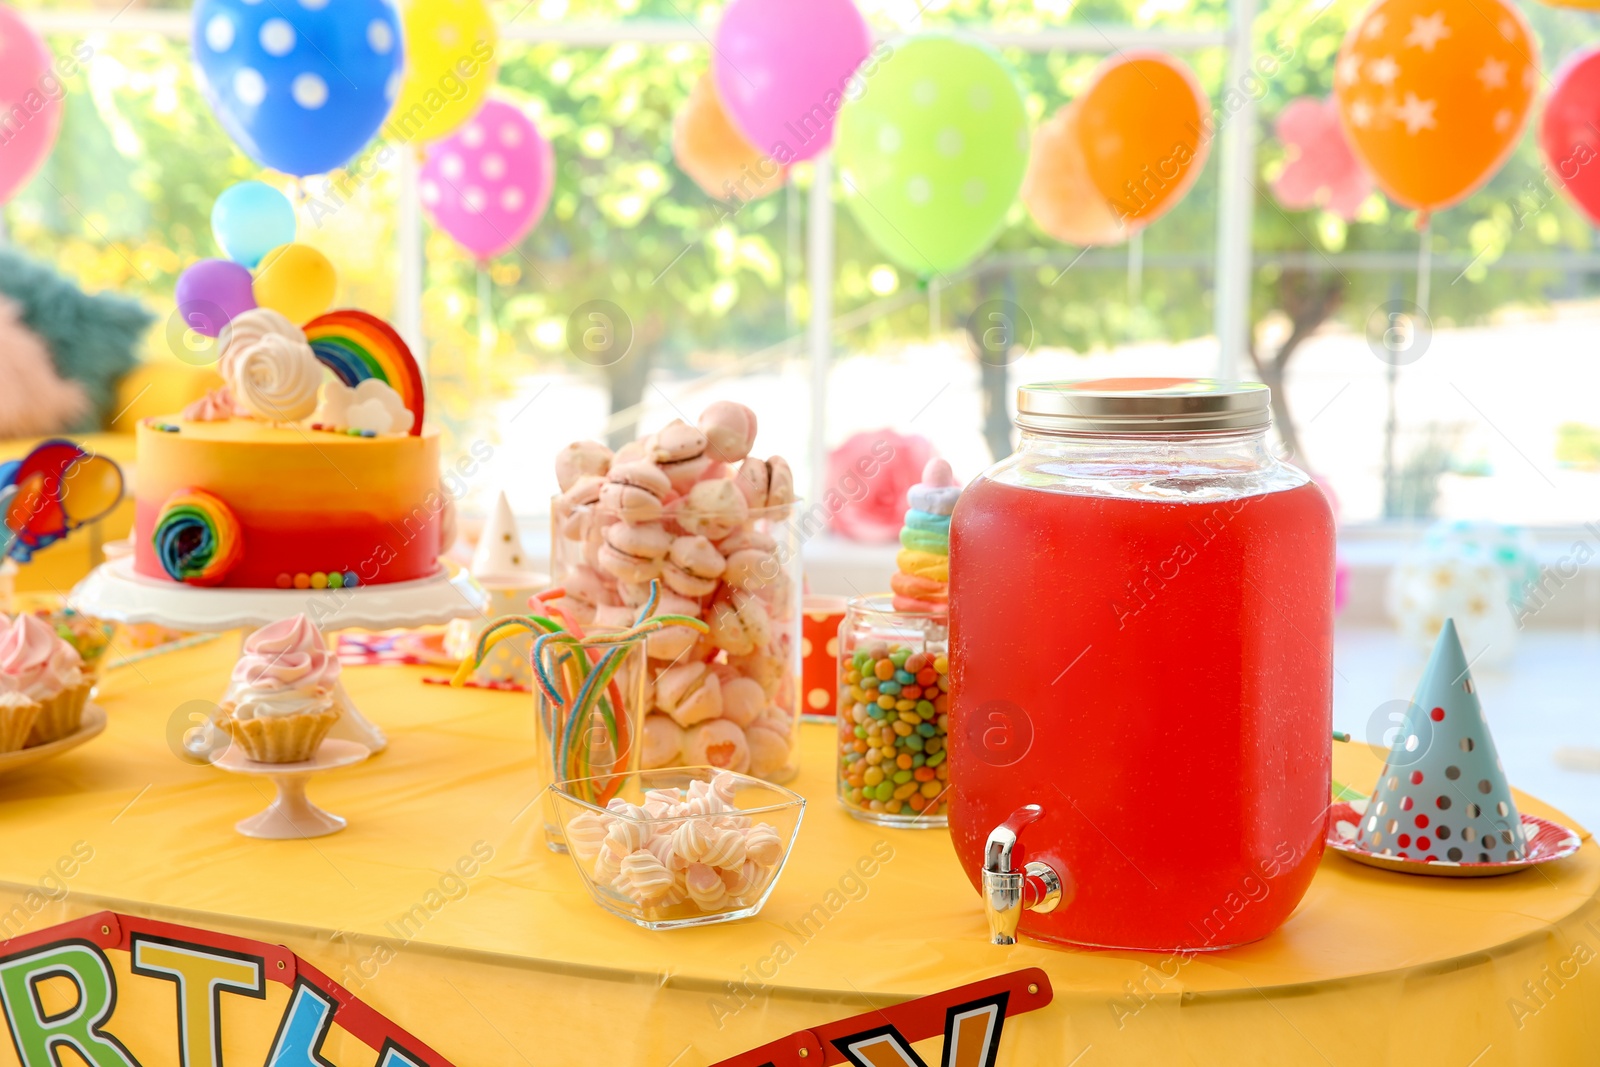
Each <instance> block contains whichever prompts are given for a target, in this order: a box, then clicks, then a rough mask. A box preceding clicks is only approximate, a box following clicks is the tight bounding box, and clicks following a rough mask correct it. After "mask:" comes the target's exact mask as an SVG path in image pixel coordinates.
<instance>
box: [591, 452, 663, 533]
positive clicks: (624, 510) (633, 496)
mask: <svg viewBox="0 0 1600 1067" xmlns="http://www.w3.org/2000/svg"><path fill="white" fill-rule="evenodd" d="M670 495H672V482H671V480H669V479H668V478H667V476H666V475H665V474H663V473H662V471H661V469H660V468H659V467H657V466H656V465H655V464H654V463H647V462H637V463H613V464H612V465H611V470H610V471H608V472H607V473H606V483H605V485H603V486H602V487H601V489H600V504H601V506H602V507H604V508H605V509H606V510H607V511H610V512H612V513H613V514H615V515H617V516H618V517H620V518H622V519H624V520H626V521H628V522H654V521H655V520H657V519H659V518H661V513H662V511H663V505H664V502H665V501H666V499H667V497H669V496H670Z"/></svg>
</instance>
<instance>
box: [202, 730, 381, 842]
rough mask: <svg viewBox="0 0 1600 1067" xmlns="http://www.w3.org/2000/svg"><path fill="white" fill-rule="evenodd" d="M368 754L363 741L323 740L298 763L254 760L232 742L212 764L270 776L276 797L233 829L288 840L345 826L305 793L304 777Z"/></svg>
mask: <svg viewBox="0 0 1600 1067" xmlns="http://www.w3.org/2000/svg"><path fill="white" fill-rule="evenodd" d="M369 755H371V753H370V752H368V751H367V747H366V746H365V745H361V744H357V743H356V742H354V741H335V740H327V741H324V742H322V744H320V745H318V746H317V751H316V753H315V754H314V755H313V756H312V757H311V758H310V759H308V760H305V761H303V762H300V763H257V762H255V761H254V760H252V759H248V758H247V757H246V756H245V754H244V752H243V750H242V749H241V748H240V747H239V746H238V745H232V746H230V747H229V748H228V750H227V751H226V752H224V753H223V754H222V755H221V756H218V757H217V759H216V761H215V762H214V763H213V764H212V766H214V767H216V768H218V769H219V770H224V771H228V772H230V773H232V774H249V775H256V776H258V777H262V778H270V779H272V784H273V785H275V786H277V787H278V795H277V797H276V798H275V799H274V800H273V801H272V803H271V804H269V805H268V806H267V810H266V811H262V812H258V813H257V814H255V815H252V816H250V817H249V818H248V819H243V820H240V821H239V822H238V823H237V824H236V825H235V826H234V829H235V830H238V831H239V832H240V833H241V834H244V835H245V836H246V837H261V838H265V839H267V840H269V841H292V840H295V839H297V838H301V837H324V836H326V835H328V834H332V833H337V832H338V831H340V830H343V829H344V828H345V826H346V825H347V823H346V821H345V819H344V817H343V816H339V815H333V814H331V813H329V812H326V811H323V810H322V809H321V808H319V807H317V806H316V805H315V804H313V803H311V801H310V800H309V799H308V798H307V797H306V780H307V779H308V778H310V777H311V776H312V775H313V774H318V773H320V772H322V771H331V770H335V769H337V768H339V767H348V766H350V765H352V764H355V763H360V762H361V761H362V760H364V759H366V758H367V757H368V756H369Z"/></svg>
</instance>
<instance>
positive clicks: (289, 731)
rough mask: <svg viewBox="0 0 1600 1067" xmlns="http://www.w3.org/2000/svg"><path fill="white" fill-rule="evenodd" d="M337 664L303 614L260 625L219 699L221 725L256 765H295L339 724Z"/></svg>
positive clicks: (309, 756) (319, 634)
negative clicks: (268, 624)
mask: <svg viewBox="0 0 1600 1067" xmlns="http://www.w3.org/2000/svg"><path fill="white" fill-rule="evenodd" d="M338 681H339V659H338V657H337V656H335V655H334V654H333V653H331V652H329V651H328V646H327V643H326V642H325V641H324V640H323V638H322V633H321V632H320V631H319V630H318V629H317V628H316V627H315V626H313V625H312V624H311V621H310V620H309V619H307V618H306V617H305V616H304V615H296V616H294V617H293V618H291V619H284V620H283V621H282V622H275V623H273V624H272V625H271V626H264V627H262V628H261V629H259V630H257V631H256V632H255V633H253V634H251V635H250V636H249V637H247V638H246V639H245V642H244V654H243V655H241V656H240V657H239V662H238V663H236V664H235V665H234V668H233V681H232V682H231V683H230V684H229V686H228V692H227V694H226V695H225V696H224V697H223V698H222V722H221V724H220V725H222V726H223V727H224V728H226V729H227V731H228V732H229V733H230V734H231V735H232V736H233V739H234V741H236V742H238V744H239V745H240V746H241V747H242V748H243V749H244V753H245V755H246V756H248V757H249V758H250V759H252V760H255V761H256V762H257V763H299V762H301V761H303V760H308V759H310V758H311V757H312V756H314V755H315V754H316V751H317V746H318V745H320V744H322V739H323V738H325V737H327V736H328V731H329V730H331V729H333V724H334V723H335V722H337V721H338V719H339V703H340V701H339V696H338Z"/></svg>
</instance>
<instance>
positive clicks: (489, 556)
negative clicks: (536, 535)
mask: <svg viewBox="0 0 1600 1067" xmlns="http://www.w3.org/2000/svg"><path fill="white" fill-rule="evenodd" d="M527 560H528V557H527V554H526V552H525V551H524V550H523V547H522V537H521V536H520V535H519V534H518V533H517V519H516V516H514V515H512V514H511V502H510V501H509V500H507V499H506V495H505V494H504V493H501V494H500V498H499V499H498V500H496V501H495V504H494V510H493V511H491V512H490V513H489V522H488V524H487V525H486V526H485V527H484V528H483V536H482V537H480V538H478V547H477V548H476V549H474V550H473V553H472V564H471V566H470V567H468V570H470V571H471V572H472V576H473V577H474V578H476V579H477V580H478V582H479V584H481V585H486V586H527V585H534V584H536V583H537V582H538V578H537V576H536V575H535V574H534V573H533V571H532V570H531V569H530V568H529V567H528V562H527Z"/></svg>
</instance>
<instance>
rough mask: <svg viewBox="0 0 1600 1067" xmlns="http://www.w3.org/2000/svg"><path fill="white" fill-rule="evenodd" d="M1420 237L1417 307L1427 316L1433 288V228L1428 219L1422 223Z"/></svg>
mask: <svg viewBox="0 0 1600 1067" xmlns="http://www.w3.org/2000/svg"><path fill="white" fill-rule="evenodd" d="M1420 237H1421V240H1420V241H1419V242H1418V247H1417V307H1418V308H1419V309H1420V310H1421V311H1422V314H1423V315H1424V316H1426V315H1427V314H1428V298H1429V296H1430V295H1431V293H1430V290H1431V289H1432V288H1433V285H1432V282H1433V228H1432V227H1430V226H1429V225H1428V223H1427V222H1426V221H1424V222H1423V224H1422V229H1421V234H1420Z"/></svg>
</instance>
